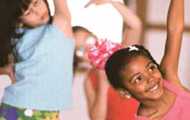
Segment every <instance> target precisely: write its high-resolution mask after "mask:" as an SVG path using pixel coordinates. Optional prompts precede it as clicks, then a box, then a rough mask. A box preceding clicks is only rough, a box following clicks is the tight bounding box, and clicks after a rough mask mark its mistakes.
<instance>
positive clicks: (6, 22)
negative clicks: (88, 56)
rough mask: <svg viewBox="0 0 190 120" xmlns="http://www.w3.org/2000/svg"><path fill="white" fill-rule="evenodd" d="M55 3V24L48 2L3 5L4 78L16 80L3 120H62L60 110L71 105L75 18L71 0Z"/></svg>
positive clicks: (0, 47) (0, 63) (0, 112)
mask: <svg viewBox="0 0 190 120" xmlns="http://www.w3.org/2000/svg"><path fill="white" fill-rule="evenodd" d="M54 4H55V15H54V16H53V17H52V18H51V20H50V12H49V7H48V4H47V1H46V0H1V1H0V15H1V16H3V17H2V18H1V20H0V74H8V75H10V76H11V79H12V81H13V82H12V83H13V84H12V85H10V86H8V87H7V88H6V89H5V92H4V96H3V99H2V102H3V103H2V105H1V106H0V119H5V120H18V119H19V120H33V119H37V120H45V119H50V120H58V111H60V110H64V109H66V108H68V107H70V106H71V102H72V100H71V86H72V79H73V78H72V77H73V75H72V74H73V73H72V65H73V53H74V41H73V34H72V29H71V16H70V13H69V10H68V7H67V2H66V0H54ZM7 9H8V10H7ZM12 51H14V52H12ZM11 53H14V55H15V60H16V61H15V64H14V65H13V64H12V59H11V58H10V54H11ZM13 67H14V69H13ZM13 71H14V72H13Z"/></svg>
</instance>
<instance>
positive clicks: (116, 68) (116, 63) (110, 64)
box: [105, 45, 162, 89]
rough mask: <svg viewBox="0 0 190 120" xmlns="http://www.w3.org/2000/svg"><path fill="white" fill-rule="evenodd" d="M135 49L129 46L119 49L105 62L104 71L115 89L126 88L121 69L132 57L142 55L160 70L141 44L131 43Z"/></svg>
mask: <svg viewBox="0 0 190 120" xmlns="http://www.w3.org/2000/svg"><path fill="white" fill-rule="evenodd" d="M133 47H135V48H136V49H137V50H131V49H130V47H127V48H123V49H120V50H118V51H116V52H115V53H114V54H112V55H111V56H110V57H109V59H108V60H107V62H106V65H105V71H106V75H107V77H108V80H109V82H110V84H111V85H112V86H113V87H114V88H115V89H126V88H125V86H124V85H123V82H122V76H121V74H120V73H121V71H122V70H123V67H124V66H126V65H127V64H128V63H129V61H130V60H131V59H132V58H135V57H137V56H144V57H146V58H148V59H150V60H151V61H152V62H153V63H155V64H156V65H157V67H158V68H159V71H160V72H161V69H160V66H159V65H158V63H157V62H156V61H155V60H154V58H153V57H152V56H151V54H150V52H149V51H148V50H147V49H145V48H144V47H143V46H141V45H133ZM161 73H162V72H161Z"/></svg>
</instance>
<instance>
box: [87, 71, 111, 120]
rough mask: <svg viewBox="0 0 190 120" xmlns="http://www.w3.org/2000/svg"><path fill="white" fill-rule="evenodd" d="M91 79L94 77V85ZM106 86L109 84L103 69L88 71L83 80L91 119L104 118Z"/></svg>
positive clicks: (102, 119) (100, 119) (105, 113)
mask: <svg viewBox="0 0 190 120" xmlns="http://www.w3.org/2000/svg"><path fill="white" fill-rule="evenodd" d="M92 75H93V76H94V77H92ZM91 79H96V87H95V86H94V84H93V83H92V80H91ZM108 88H109V84H108V81H107V79H106V75H105V72H104V71H103V70H100V71H99V70H92V71H91V72H90V73H89V77H88V78H87V80H86V81H85V92H86V97H87V103H88V108H89V109H88V110H89V114H90V119H91V120H105V119H106V115H107V91H108Z"/></svg>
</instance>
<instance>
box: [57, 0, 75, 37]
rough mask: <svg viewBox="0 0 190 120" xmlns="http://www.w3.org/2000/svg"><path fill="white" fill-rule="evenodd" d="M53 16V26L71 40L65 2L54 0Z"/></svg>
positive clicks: (64, 0)
mask: <svg viewBox="0 0 190 120" xmlns="http://www.w3.org/2000/svg"><path fill="white" fill-rule="evenodd" d="M54 5H55V15H54V16H53V24H55V25H56V26H57V27H59V28H60V29H61V30H62V31H63V32H64V33H65V35H66V36H67V37H71V38H73V33H72V27H71V15H70V11H69V9H68V6H67V0H54Z"/></svg>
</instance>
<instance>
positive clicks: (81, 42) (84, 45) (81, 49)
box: [74, 31, 96, 61]
mask: <svg viewBox="0 0 190 120" xmlns="http://www.w3.org/2000/svg"><path fill="white" fill-rule="evenodd" d="M74 37H75V40H76V52H77V53H76V54H77V56H78V57H81V58H82V59H84V60H85V61H88V54H87V50H88V45H89V43H88V42H90V41H92V40H94V41H95V39H96V38H95V36H92V35H91V34H90V33H89V32H86V31H78V32H76V33H75V34H74Z"/></svg>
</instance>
